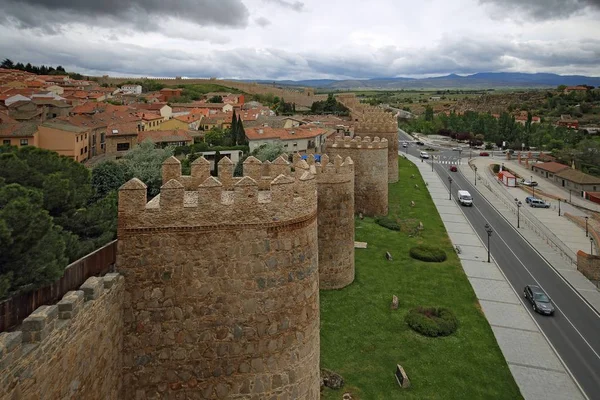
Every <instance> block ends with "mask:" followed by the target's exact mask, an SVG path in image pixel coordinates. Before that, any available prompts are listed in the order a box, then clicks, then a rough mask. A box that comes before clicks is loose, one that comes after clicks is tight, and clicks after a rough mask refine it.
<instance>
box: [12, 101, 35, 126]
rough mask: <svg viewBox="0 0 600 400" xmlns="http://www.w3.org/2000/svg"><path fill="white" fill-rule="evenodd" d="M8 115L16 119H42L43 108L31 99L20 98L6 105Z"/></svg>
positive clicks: (32, 120)
mask: <svg viewBox="0 0 600 400" xmlns="http://www.w3.org/2000/svg"><path fill="white" fill-rule="evenodd" d="M8 116H9V117H11V118H13V119H16V120H17V121H31V122H34V121H37V122H43V121H44V110H43V109H42V108H41V107H38V106H37V105H36V104H35V103H34V102H33V101H31V100H29V99H27V100H21V101H17V102H15V103H11V104H10V105H9V106H8Z"/></svg>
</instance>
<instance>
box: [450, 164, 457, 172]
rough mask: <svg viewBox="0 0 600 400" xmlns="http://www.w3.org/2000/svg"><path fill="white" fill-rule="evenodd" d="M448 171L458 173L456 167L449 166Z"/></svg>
mask: <svg viewBox="0 0 600 400" xmlns="http://www.w3.org/2000/svg"><path fill="white" fill-rule="evenodd" d="M450 171H452V172H456V171H458V168H456V165H451V166H450Z"/></svg>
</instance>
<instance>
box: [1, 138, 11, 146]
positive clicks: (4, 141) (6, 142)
mask: <svg viewBox="0 0 600 400" xmlns="http://www.w3.org/2000/svg"><path fill="white" fill-rule="evenodd" d="M2 144H8V145H10V139H4V140H3V141H2Z"/></svg>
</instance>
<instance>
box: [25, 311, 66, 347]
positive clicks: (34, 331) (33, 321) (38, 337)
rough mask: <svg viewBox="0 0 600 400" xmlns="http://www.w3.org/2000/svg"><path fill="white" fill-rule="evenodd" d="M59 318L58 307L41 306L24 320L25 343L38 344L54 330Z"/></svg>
mask: <svg viewBox="0 0 600 400" xmlns="http://www.w3.org/2000/svg"><path fill="white" fill-rule="evenodd" d="M57 318H58V306H56V305H53V306H41V307H39V308H38V309H37V310H35V311H34V312H33V313H31V315H30V316H29V317H27V318H25V320H23V325H22V328H21V329H22V331H23V342H24V343H38V342H40V341H42V340H44V339H45V338H46V337H47V336H48V335H49V334H50V332H52V330H53V329H54V325H55V322H56V319H57Z"/></svg>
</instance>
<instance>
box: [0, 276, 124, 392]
mask: <svg viewBox="0 0 600 400" xmlns="http://www.w3.org/2000/svg"><path fill="white" fill-rule="evenodd" d="M123 288H124V279H123V278H122V277H121V276H120V275H119V274H117V273H108V274H106V275H105V276H104V277H90V278H88V279H87V280H86V281H85V283H84V284H83V285H81V287H80V288H79V290H72V291H69V292H67V293H66V294H65V295H64V296H63V297H62V299H61V300H60V301H59V302H58V303H57V304H53V305H43V306H40V307H38V308H37V309H36V310H35V311H34V312H33V313H31V314H30V315H29V316H28V317H27V318H25V319H24V320H23V323H22V324H21V326H20V327H19V330H16V331H13V332H3V333H0V369H1V370H2V371H3V374H2V377H1V381H0V382H1V383H2V384H1V385H0V398H8V397H9V396H15V395H16V396H17V397H18V396H23V397H24V398H39V396H40V394H41V392H40V391H41V390H43V389H42V387H45V388H46V389H48V388H49V387H50V386H52V388H51V389H48V392H45V393H44V394H45V395H47V396H49V398H62V397H64V395H65V394H66V393H68V392H69V391H70V393H71V394H72V395H73V396H75V397H77V394H79V395H84V394H85V393H87V395H86V396H84V397H85V398H97V399H100V398H115V397H112V395H111V396H109V397H106V395H107V393H109V392H110V393H113V394H114V393H116V391H117V390H116V388H117V387H118V386H119V383H118V382H111V383H110V385H114V387H113V388H112V389H107V391H106V392H98V393H97V394H96V395H91V396H90V394H89V393H88V392H87V391H89V390H93V389H92V388H91V387H86V388H83V387H81V388H79V387H77V388H73V387H70V386H69V383H70V382H71V380H74V381H75V380H76V378H75V376H74V375H73V376H71V375H68V376H65V377H64V378H65V380H64V381H62V382H55V381H54V379H53V378H52V377H50V376H49V375H50V371H57V373H58V374H60V371H61V369H63V370H64V369H69V372H73V373H80V372H81V371H77V370H78V367H77V365H73V363H74V361H73V360H72V359H69V362H68V363H67V364H69V365H66V364H65V362H64V360H66V359H67V358H68V356H67V355H66V354H65V353H68V352H71V353H77V348H78V347H77V343H73V340H74V339H75V338H78V339H80V338H81V336H82V335H84V336H85V335H88V333H89V332H92V335H96V334H97V332H99V331H102V330H103V329H109V328H107V327H106V323H107V322H106V321H105V320H104V318H103V317H100V316H98V315H96V314H97V313H98V307H101V308H105V307H106V308H107V309H106V310H105V312H106V313H108V314H112V313H113V311H114V310H113V308H114V307H118V309H120V305H119V304H117V303H118V301H119V300H118V298H120V297H121V291H122V290H123ZM108 294H112V295H113V296H116V297H114V298H113V297H111V298H110V300H108V298H106V299H107V300H106V301H107V303H106V304H105V303H104V302H102V303H97V306H94V307H91V305H92V304H94V303H96V301H98V300H99V299H101V298H104V297H105V296H106V295H108ZM115 318H116V319H117V320H118V321H120V320H121V318H120V316H119V315H116V316H115ZM90 321H93V322H94V323H97V324H100V325H102V327H99V326H90ZM110 329H112V326H111V328H110ZM111 332H112V331H111ZM86 338H87V336H86ZM112 340H115V341H117V343H118V342H120V340H119V339H118V338H117V337H111V341H112ZM86 345H87V346H92V343H86ZM106 345H111V346H112V345H115V343H112V342H111V343H109V344H106ZM68 346H71V349H70V350H65V349H64V348H65V347H68ZM90 348H91V347H90ZM48 351H50V353H47V352H48ZM96 351H98V350H96ZM114 352H117V353H114V354H118V352H120V349H119V348H115V349H114ZM77 355H79V356H81V357H82V359H81V360H80V361H79V363H78V364H81V363H88V364H90V363H91V364H93V361H92V360H89V359H83V358H85V357H86V356H85V355H83V354H81V355H80V354H77ZM61 357H64V359H63V362H62V363H61V361H59V360H58V359H60V358H61ZM105 357H106V358H105ZM110 359H111V360H118V359H119V358H118V357H117V358H114V359H113V358H110ZM107 360H108V356H107V355H102V357H101V358H100V359H96V360H95V361H96V362H99V363H100V364H102V363H104V362H107ZM56 364H60V365H56ZM100 366H104V364H102V365H89V367H90V368H89V369H86V371H85V373H84V374H85V377H81V378H82V379H84V378H85V379H93V378H94V376H95V375H93V374H92V370H94V369H95V368H94V367H100ZM111 366H112V367H116V366H117V365H111ZM103 373H104V372H103ZM112 373H113V372H111V373H110V374H112ZM114 373H117V372H116V371H115V372H114ZM45 380H48V381H49V382H45ZM43 381H44V382H43ZM50 381H52V382H50ZM79 389H81V390H83V392H82V391H79ZM44 390H45V389H44ZM5 396H6V397H5ZM54 396H56V397H54ZM80 398H83V397H80Z"/></svg>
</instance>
